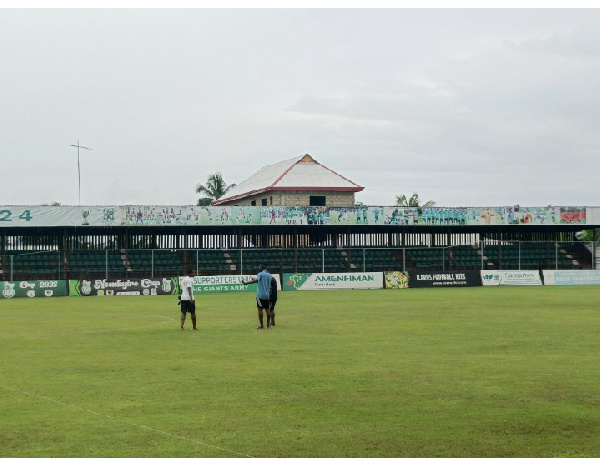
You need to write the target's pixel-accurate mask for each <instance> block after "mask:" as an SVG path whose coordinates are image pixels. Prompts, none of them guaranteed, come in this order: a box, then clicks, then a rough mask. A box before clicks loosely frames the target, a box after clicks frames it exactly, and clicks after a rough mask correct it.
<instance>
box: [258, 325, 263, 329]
mask: <svg viewBox="0 0 600 470" xmlns="http://www.w3.org/2000/svg"><path fill="white" fill-rule="evenodd" d="M264 329H265V327H264V326H262V325H261V326H259V327H258V328H257V330H264Z"/></svg>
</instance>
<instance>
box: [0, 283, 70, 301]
mask: <svg viewBox="0 0 600 470" xmlns="http://www.w3.org/2000/svg"><path fill="white" fill-rule="evenodd" d="M66 295H67V281H0V299H12V298H14V297H29V298H34V297H64V296H66Z"/></svg>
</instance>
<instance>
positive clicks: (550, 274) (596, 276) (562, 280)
mask: <svg viewBox="0 0 600 470" xmlns="http://www.w3.org/2000/svg"><path fill="white" fill-rule="evenodd" d="M544 284H546V285H547V286H591V285H595V286H597V285H600V271H592V270H585V269H582V270H569V271H561V270H558V271H546V270H544Z"/></svg>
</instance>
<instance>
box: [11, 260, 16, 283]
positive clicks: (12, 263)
mask: <svg viewBox="0 0 600 470" xmlns="http://www.w3.org/2000/svg"><path fill="white" fill-rule="evenodd" d="M14 257H15V255H10V282H12V280H13V271H14Z"/></svg>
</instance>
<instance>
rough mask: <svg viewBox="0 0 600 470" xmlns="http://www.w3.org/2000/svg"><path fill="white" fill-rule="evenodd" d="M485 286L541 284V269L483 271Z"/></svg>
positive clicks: (482, 278)
mask: <svg viewBox="0 0 600 470" xmlns="http://www.w3.org/2000/svg"><path fill="white" fill-rule="evenodd" d="M481 282H482V284H483V285H484V286H541V285H542V279H541V278H540V272H539V271H492V270H485V269H484V270H482V271H481Z"/></svg>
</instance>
